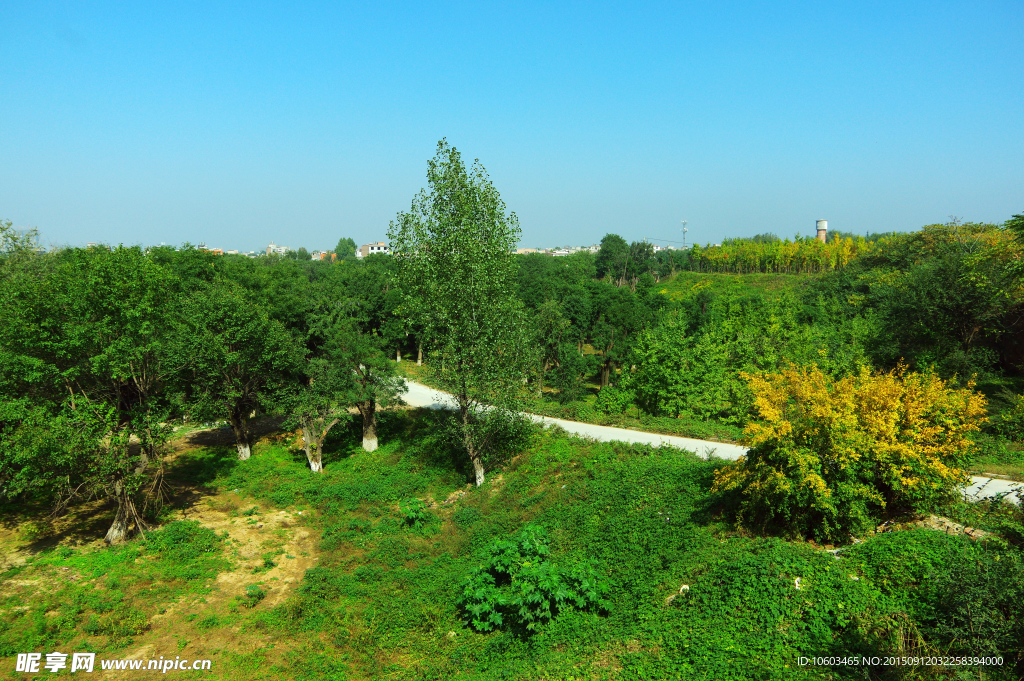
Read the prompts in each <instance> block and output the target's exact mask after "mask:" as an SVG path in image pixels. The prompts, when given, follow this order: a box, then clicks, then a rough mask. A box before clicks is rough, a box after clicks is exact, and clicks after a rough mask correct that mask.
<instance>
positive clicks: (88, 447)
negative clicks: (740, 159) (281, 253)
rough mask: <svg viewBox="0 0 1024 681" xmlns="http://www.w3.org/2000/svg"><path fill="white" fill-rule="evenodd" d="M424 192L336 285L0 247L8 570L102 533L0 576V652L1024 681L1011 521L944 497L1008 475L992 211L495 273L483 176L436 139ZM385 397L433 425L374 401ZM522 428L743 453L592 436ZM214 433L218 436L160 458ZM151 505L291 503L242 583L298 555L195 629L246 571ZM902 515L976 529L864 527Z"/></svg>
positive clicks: (1006, 393)
mask: <svg viewBox="0 0 1024 681" xmlns="http://www.w3.org/2000/svg"><path fill="white" fill-rule="evenodd" d="M428 183H429V186H430V188H429V191H428V190H424V192H422V193H421V194H420V195H418V196H417V197H416V198H415V199H414V202H413V204H412V208H411V210H410V211H409V212H407V213H400V214H399V215H398V217H397V219H396V221H395V223H393V224H392V231H391V239H392V242H393V243H392V245H393V252H394V256H386V255H373V256H369V257H367V258H363V259H362V260H356V259H354V258H352V257H342V258H340V259H338V260H336V261H334V262H331V261H327V260H325V261H318V260H310V259H307V258H303V257H296V258H280V257H275V256H268V257H258V258H247V257H244V256H220V255H214V254H212V253H209V252H206V251H203V250H199V249H195V248H192V247H189V246H185V247H182V248H180V249H174V248H168V247H161V248H149V249H145V248H142V247H138V246H136V247H123V246H118V247H116V248H107V247H94V248H90V249H77V248H65V249H57V250H54V251H51V252H42V251H40V250H39V249H37V248H36V244H35V242H34V235H33V234H19V233H16V232H15V231H14V230H12V229H11V227H10V224H0V495H2V497H3V499H4V500H5V501H6V502H8V503H10V504H11V505H10V506H9V507H7V513H8V516H9V517H10V518H11V519H13V520H12V522H21V523H23V524H24V526H25V527H29V528H35V529H31V531H29V530H20V531H21V533H22V534H21V536H22V537H23V538H24V539H25V540H27V541H28V542H29V543H30V544H33V545H36V546H38V547H39V548H43V547H44V546H46V545H47V544H46V541H47V540H46V539H45V538H46V536H47V534H48V533H49V532H52V531H53V529H52V526H50V529H47V526H48V523H49V521H47V520H44V517H48V518H49V519H50V520H53V519H59V518H63V517H71V516H75V514H82V513H84V514H86V515H88V514H90V513H91V514H93V515H92V516H90V517H93V518H99V519H100V522H102V523H104V527H103V528H97V527H95V526H92V525H91V526H90V528H91V531H93V532H95V536H97V537H98V536H99V535H100V534H102V532H103V531H104V530H105V532H106V534H105V539H106V543H107V544H109V545H110V546H104V547H99V546H94V547H92V548H71V547H70V546H68V545H67V544H66V543H63V544H60V545H59V546H58V547H57V548H55V549H53V548H52V547H51V550H43V551H40V552H39V553H38V554H37V555H35V556H34V557H31V558H29V559H27V560H25V561H24V562H23V563H20V564H12V565H9V566H7V567H6V568H4V569H5V573H4V578H5V580H8V581H9V583H10V584H11V585H13V586H11V587H10V588H8V589H6V590H5V591H3V592H2V594H0V611H2V612H0V648H2V649H3V651H4V652H3V653H0V654H3V655H7V656H11V655H14V654H15V653H18V652H23V651H25V650H36V649H43V648H46V649H48V650H49V649H55V648H57V647H63V648H67V649H69V650H96V651H108V652H110V651H118V650H123V649H126V648H129V647H130V646H132V645H134V642H135V641H136V640H137V639H138V638H139V637H141V636H145V635H146V632H147V631H149V629H150V627H151V626H152V622H153V621H154V618H156V617H157V616H164V615H165V614H166V613H168V612H170V614H169V615H167V616H169V617H170V616H179V615H180V611H181V609H183V608H184V609H189V608H191V609H193V612H192V614H191V615H189V616H188V617H191V619H189V618H188V617H185V618H184V619H183V620H181V622H182V623H181V627H183V631H184V630H185V629H189V627H193V628H194V627H198V629H197V630H196V631H193V633H192V634H189V635H190V636H200V637H202V636H203V633H202V632H206V633H208V634H210V635H211V636H212V635H214V634H216V632H218V631H221V630H224V631H229V630H230V631H236V630H250V629H251V630H252V631H255V632H259V635H260V636H264V635H265V636H267V637H271V638H273V637H283V639H284V640H283V649H282V650H279V651H277V652H272V650H273V648H272V647H269V646H264V647H261V648H259V649H258V650H257V651H256V652H245V653H239V652H237V650H235V651H232V652H231V657H230V659H231V660H232V662H231V664H232V665H234V666H233V667H232V668H230V669H229V668H222V669H221V670H220V671H219V672H218V673H219V675H222V676H225V677H226V676H232V677H237V676H238V675H239V674H249V675H251V676H253V678H257V677H259V675H260V674H261V672H265V669H263V667H264V666H265V665H266V664H270V665H272V666H273V668H274V670H275V674H277V675H282V676H286V677H292V678H349V677H350V678H377V677H384V676H392V677H397V678H420V679H426V678H438V679H441V678H453V677H461V678H524V679H525V678H558V679H570V678H580V679H582V678H709V679H710V678H714V679H726V678H737V679H746V678H844V677H849V678H864V677H865V674H866V675H867V677H868V678H952V675H953V674H954V673H957V672H958V671H964V670H956V669H953V668H948V669H944V668H940V667H941V665H931V664H927V665H925V664H919V665H914V666H910V667H906V668H902V667H884V666H877V667H874V668H872V669H870V670H867V671H866V672H865V670H862V669H847V668H844V667H842V666H841V665H826V666H825V667H821V666H801V665H799V664H798V663H797V659H798V657H799V656H819V657H821V656H825V657H832V656H836V655H839V656H842V655H857V656H860V655H868V656H882V657H884V656H886V655H909V656H922V655H924V656H927V655H953V656H958V655H1001V656H1003V658H1004V665H1003V666H1002V667H999V668H995V669H990V670H986V671H985V674H986V678H1007V679H1009V678H1019V676H1020V675H1021V674H1022V673H1024V611H1022V609H1021V603H1024V598H1022V596H1024V594H1021V588H1022V587H1021V585H1022V584H1024V566H1022V562H1021V560H1022V559H1021V553H1020V547H1021V542H1022V541H1024V527H1022V524H1021V516H1020V512H1019V510H1017V509H1014V508H1013V507H1010V506H1009V505H1005V504H1001V503H999V502H998V501H996V502H993V503H986V504H977V505H969V504H965V503H963V502H962V501H960V500H959V498H958V494H957V488H958V485H960V484H962V483H963V482H964V481H965V476H966V471H968V470H971V469H979V467H981V468H980V469H982V470H986V471H995V472H998V471H1005V472H1008V473H1009V474H1011V475H1014V474H1016V475H1019V474H1020V473H1021V472H1022V469H1024V457H1022V455H1021V447H1019V446H1018V442H1019V441H1020V440H1021V439H1022V438H1024V399H1022V397H1021V396H1020V394H1019V393H1020V388H1019V385H1020V379H1019V373H1020V366H1021V364H1020V363H1021V347H1020V345H1019V338H1020V330H1021V328H1020V315H1021V311H1022V310H1024V297H1022V295H1024V292H1022V280H1021V277H1022V274H1024V271H1022V269H1021V262H1022V260H1021V255H1022V252H1021V251H1022V245H1021V243H1020V242H1019V240H1018V233H1019V232H1021V231H1024V218H1020V217H1019V216H1015V217H1014V218H1013V219H1011V220H1010V221H1008V222H1007V223H1006V224H1005V225H986V224H971V223H968V224H961V223H959V222H957V221H953V222H951V223H949V224H946V225H930V226H926V227H924V228H922V229H921V230H919V231H916V232H911V233H907V234H894V235H887V236H882V235H874V236H873V237H870V238H863V239H853V238H852V237H851V236H849V235H844V236H842V237H841V238H836V239H834V240H833V241H831V242H829V243H827V244H822V243H821V242H819V241H816V240H801V239H797V240H796V241H793V242H787V241H779V240H777V239H775V238H773V237H770V236H769V235H762V236H761V237H758V238H755V239H751V240H732V241H726V242H724V243H723V244H722V245H721V246H717V247H707V248H697V247H695V248H693V249H691V250H690V251H659V252H655V251H654V249H653V247H652V246H651V245H650V244H646V243H634V244H627V243H626V241H625V240H624V239H622V238H621V237H619V236H616V235H613V234H609V235H607V236H605V238H604V239H603V240H602V242H601V250H600V251H599V252H598V253H597V254H596V255H592V254H589V253H577V254H574V255H570V256H567V257H558V258H555V257H550V256H546V255H526V256H514V255H512V254H511V250H512V246H514V244H515V242H516V239H517V236H518V223H517V221H516V218H515V215H514V214H508V213H506V209H505V206H504V204H503V203H502V202H501V199H500V198H499V197H498V194H497V191H496V190H495V189H494V187H493V185H492V184H491V183H490V180H489V178H488V177H487V175H486V173H485V172H484V170H483V168H482V167H481V166H479V165H475V166H473V167H472V168H470V169H469V170H467V169H466V168H465V167H464V166H463V164H462V162H461V158H460V157H459V155H458V152H456V151H455V149H454V148H452V147H450V146H449V145H447V143H445V142H442V143H441V144H439V146H438V153H437V156H436V157H435V158H434V159H433V160H432V161H431V162H430V166H429V171H428ZM353 249H354V243H352V242H351V240H350V239H342V241H341V242H339V247H338V250H339V252H342V251H344V252H345V255H351V254H350V253H349V251H350V250H353ZM412 358H416V360H417V364H419V363H420V361H421V360H425V366H417V367H412V366H410V365H411V364H412V362H411V361H409V360H411V359H412ZM402 373H406V374H409V375H414V376H416V377H419V378H420V379H422V380H424V381H427V382H432V383H435V384H437V385H440V386H443V387H445V388H446V389H447V390H449V391H450V392H451V393H452V394H453V395H455V397H456V400H457V402H458V405H459V408H458V410H457V411H456V412H453V413H451V414H448V413H444V412H441V413H435V412H421V411H401V410H393V409H387V408H389V407H392V406H395V405H396V404H398V403H399V402H400V400H401V395H402V393H403V390H404V385H403V382H402V380H401V378H400V374H402ZM979 390H980V392H979ZM385 409H387V410H385ZM521 409H529V410H533V411H537V412H542V413H548V414H555V415H559V416H565V417H568V418H572V419H577V420H586V421H593V422H603V423H608V424H618V425H625V426H631V427H643V428H647V429H651V430H656V431H658V432H667V433H678V434H685V435H691V436H698V437H700V436H705V437H712V438H715V439H739V438H740V437H743V438H745V441H746V442H747V443H748V444H750V445H751V446H752V450H751V452H750V454H749V455H748V456H747V457H746V458H745V459H744V460H742V461H740V462H738V463H726V462H723V461H717V460H711V461H704V460H701V459H699V458H698V457H696V456H694V455H692V454H689V453H686V452H681V451H676V450H671V449H668V448H662V449H658V450H651V449H648V448H640V447H628V446H621V445H614V444H595V443H593V442H587V441H583V440H579V439H572V438H568V437H566V436H565V435H564V434H562V433H559V432H552V431H537V430H535V429H534V428H533V427H531V426H529V425H528V424H527V422H526V421H525V420H523V419H521V418H520V417H519V416H518V415H517V414H518V411H519V410H521ZM270 417H272V420H271V421H268V420H267V419H268V418H270ZM213 421H223V422H224V423H225V424H226V428H227V429H229V430H230V438H229V439H230V441H231V442H232V443H233V444H232V446H231V447H223V446H214V445H209V446H200V447H197V448H195V449H191V450H188V451H184V452H173V451H172V450H174V449H175V448H178V447H180V446H181V442H182V440H181V438H180V434H181V433H183V432H186V431H188V430H189V429H192V428H194V427H195V426H196V424H204V423H205V424H209V423H210V422H213ZM256 423H260V424H262V426H261V428H263V431H261V432H264V433H265V432H268V431H267V428H268V427H267V425H266V424H267V423H272V425H271V426H270V427H269V432H271V433H272V437H271V439H263V440H260V439H259V433H258V429H257V428H256V426H255V424H256ZM182 429H184V430H182ZM274 433H276V434H274ZM741 433H743V434H742V435H741ZM169 454H171V456H168V455H169ZM485 474H486V475H485ZM467 483H468V484H467ZM474 483H475V484H474ZM183 486H187V487H189V489H192V490H194V491H197V493H200V492H201V493H202V494H208V495H211V497H216V496H217V495H224V494H226V491H228V490H233V491H232V494H235V495H240V496H239V497H238V498H243V499H245V500H246V503H256V504H258V505H252V506H250V508H249V510H243V507H242V506H239V505H238V502H237V501H231V502H230V503H227V502H225V505H224V509H225V511H224V513H227V514H228V516H229V517H230V521H226V522H227V524H228V525H234V524H235V523H236V521H239V522H241V523H243V524H244V527H246V528H249V527H252V528H253V530H252V531H254V532H256V531H259V530H261V529H262V528H263V524H264V522H268V521H266V518H267V517H268V514H269V513H271V509H280V510H282V511H285V512H286V515H287V517H288V518H289V523H290V522H297V523H299V524H301V525H302V526H303V527H306V528H308V529H309V530H311V531H314V532H316V533H317V535H318V537H319V540H318V545H317V547H316V551H317V556H316V558H317V561H318V562H317V563H316V564H315V565H314V566H311V567H309V568H308V569H306V570H305V571H304V575H303V577H302V580H301V584H300V585H299V586H298V587H297V588H295V589H290V587H288V586H287V585H285V584H283V583H281V584H275V583H272V582H271V581H270V580H269V579H268V580H257V581H256V582H252V575H256V576H257V577H258V576H259V575H262V574H264V573H267V574H269V571H272V570H274V569H276V568H278V567H279V566H280V563H281V562H282V561H287V560H297V559H296V557H295V556H294V555H290V554H287V555H284V557H283V558H282V554H283V553H284V549H283V548H282V547H283V544H282V543H279V544H278V545H275V546H277V549H278V550H279V552H278V553H275V552H273V551H271V552H269V553H265V554H264V555H261V556H260V558H259V560H260V562H258V563H257V564H256V565H255V566H248V565H247V566H246V567H245V570H247V571H248V572H247V574H248V575H250V577H249V581H250V582H252V583H248V584H246V585H245V586H244V588H240V589H239V590H238V593H235V594H234V595H233V597H232V599H231V600H230V601H228V602H224V603H222V604H221V606H222V607H221V610H222V612H219V613H213V614H209V615H208V616H206V617H205V618H201V619H200V618H199V615H198V612H199V609H200V607H201V604H202V603H205V602H206V601H205V599H206V597H207V596H209V597H210V598H213V596H212V595H211V594H213V593H214V592H215V591H216V590H217V589H218V588H219V587H216V586H214V579H215V578H216V577H217V576H218V575H224V574H228V573H232V574H235V573H237V571H238V569H240V568H239V567H238V565H239V564H241V563H244V562H245V560H247V559H246V558H245V556H244V555H242V554H241V553H238V551H237V549H235V548H232V546H233V545H232V541H234V540H229V534H230V533H228V534H218V533H216V532H214V531H212V530H211V529H210V528H209V527H208V526H207V525H204V524H203V522H200V521H193V520H188V519H181V518H179V517H178V516H177V515H176V514H177V513H178V512H179V511H180V510H181V509H187V508H190V506H189V505H188V504H189V503H190V502H189V501H188V500H187V498H183V497H182V496H181V495H180V494H179V495H178V496H177V497H176V496H175V494H177V493H178V491H180V489H181V488H182V487H183ZM232 498H233V499H234V498H235V497H232ZM97 502H99V503H97ZM261 508H262V509H264V510H260V509H261ZM273 512H274V513H277V511H273ZM930 513H938V514H940V515H944V516H947V517H950V518H953V519H954V520H958V521H960V522H962V523H967V524H970V525H972V526H973V527H976V528H978V527H980V528H983V529H984V530H986V531H987V532H988V533H989V534H986V535H984V538H983V539H982V540H980V541H976V540H975V539H971V538H967V537H966V536H959V535H943V534H940V533H936V532H935V531H934V530H929V529H914V530H906V529H905V530H904V531H899V532H893V533H881V532H880V533H877V534H876V528H877V527H878V526H879V525H880V524H883V526H885V527H896V526H900V523H912V522H914V521H915V520H916V519H919V518H921V517H923V516H927V515H928V514H930ZM47 514H48V515H47ZM69 514H70V515H69ZM75 517H78V516H75ZM243 518H244V519H245V520H243ZM278 528H279V529H280V530H281V531H282V532H283V531H284V528H285V525H280V526H278ZM975 536H978V535H977V534H975ZM133 538H135V540H134V541H130V542H128V541H127V540H129V539H133ZM855 540H856V542H859V543H856V542H855V543H854V544H853V545H850V543H851V542H854V541H855ZM861 540H866V541H861ZM126 542H127V543H126ZM282 542H283V540H282ZM815 542H818V543H815ZM823 546H824V548H828V549H831V550H832V551H831V552H826V551H825V550H824V549H823ZM834 546H846V548H841V549H840V550H839V551H838V552H836V550H835V549H834V548H833V547H834ZM233 552H234V553H233ZM240 561H241V563H240ZM232 571H234V572H232ZM63 574H69V575H74V576H75V578H74V579H72V580H70V581H69V580H62V579H61V578H60V576H61V575H63ZM274 579H276V577H275V578H274ZM33 580H35V581H33ZM33 583H36V584H51V585H53V587H52V588H49V589H46V590H42V589H41V590H40V591H38V592H32V591H31V589H30V588H29V587H28V586H27V585H29V584H33ZM44 592H45V598H43V595H42V594H43V593H44ZM278 593H280V594H281V598H279V599H278V598H276V597H275V596H276V594H278ZM29 597H32V598H35V597H38V598H41V599H42V600H40V602H39V603H32V604H29V605H28V606H27V607H26V606H25V605H24V603H25V602H26V598H29ZM175 613H179V614H175ZM189 631H192V629H189ZM181 636H183V637H184V636H185V635H184V634H181ZM182 640H184V638H183V639H182ZM193 640H196V639H194V638H193V639H188V640H184V643H182V642H181V640H179V642H178V645H179V649H182V648H185V647H188V646H189V645H191V646H193V648H195V647H196V646H202V644H201V643H191V641H193ZM240 649H242V648H240ZM972 673H974V672H972Z"/></svg>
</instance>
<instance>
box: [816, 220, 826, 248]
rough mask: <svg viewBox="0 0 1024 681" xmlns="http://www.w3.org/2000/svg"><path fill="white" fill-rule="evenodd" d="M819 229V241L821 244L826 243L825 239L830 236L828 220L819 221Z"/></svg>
mask: <svg viewBox="0 0 1024 681" xmlns="http://www.w3.org/2000/svg"><path fill="white" fill-rule="evenodd" d="M817 227H818V241H820V242H821V243H825V241H826V239H825V237H826V236H827V234H828V220H818V222H817Z"/></svg>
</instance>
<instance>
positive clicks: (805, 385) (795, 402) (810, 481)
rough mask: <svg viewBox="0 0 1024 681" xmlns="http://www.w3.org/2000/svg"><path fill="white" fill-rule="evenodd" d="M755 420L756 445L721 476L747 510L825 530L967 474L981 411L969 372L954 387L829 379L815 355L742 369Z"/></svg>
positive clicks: (822, 536) (856, 530) (884, 378)
mask: <svg viewBox="0 0 1024 681" xmlns="http://www.w3.org/2000/svg"><path fill="white" fill-rule="evenodd" d="M745 378H746V380H747V381H748V382H749V384H750V388H751V390H752V392H753V394H754V406H755V409H756V410H757V413H758V416H759V420H758V421H756V422H753V423H751V424H750V425H748V426H747V428H746V430H745V431H744V436H745V442H746V443H747V444H749V445H750V447H751V449H750V451H749V452H748V454H747V455H746V456H745V457H744V458H743V459H741V460H740V461H739V462H738V463H737V464H736V465H734V466H730V467H727V468H724V469H722V470H721V471H719V472H718V473H717V474H716V477H715V490H717V491H734V492H737V493H738V494H739V495H740V499H741V501H740V512H739V516H740V519H741V520H742V522H744V523H746V524H748V525H750V526H751V527H754V528H758V529H772V528H774V529H778V530H782V531H785V532H789V533H792V534H796V535H802V536H814V537H816V538H817V539H818V540H820V541H836V540H842V539H845V538H846V537H848V536H849V535H850V534H854V535H857V534H862V533H864V532H865V531H866V530H867V529H868V528H869V527H870V526H871V524H872V523H873V522H875V521H876V520H877V518H878V515H879V513H880V512H881V511H883V510H887V511H889V512H893V511H898V510H900V509H923V508H927V507H928V506H929V505H932V504H935V503H937V502H940V501H942V500H944V499H948V498H949V497H950V496H951V495H953V494H955V492H956V489H957V487H958V486H959V485H962V484H964V483H965V482H966V473H965V471H964V468H965V466H966V464H967V462H968V460H969V456H970V453H971V450H972V448H973V442H972V441H971V440H970V439H969V434H970V433H971V432H973V431H977V430H978V429H979V426H980V425H981V423H983V422H984V420H985V417H984V413H985V398H984V396H982V395H981V394H980V393H977V392H974V390H973V383H968V386H967V387H966V388H962V389H952V388H950V387H949V386H948V385H947V384H946V382H945V381H943V380H942V379H940V378H938V377H937V376H936V375H934V374H918V373H912V372H908V371H907V370H906V368H905V367H900V368H899V369H897V370H895V371H891V372H889V373H879V374H872V373H870V372H869V371H868V370H867V369H866V368H863V369H862V370H861V371H860V372H859V373H858V374H853V375H849V376H846V377H844V378H842V379H838V380H835V379H832V378H830V377H828V376H827V375H826V374H824V373H822V371H821V370H820V369H818V368H817V367H816V366H813V365H812V366H809V367H797V366H793V367H790V368H788V369H785V370H783V371H782V372H780V373H777V374H757V375H746V376H745Z"/></svg>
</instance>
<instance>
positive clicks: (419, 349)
mask: <svg viewBox="0 0 1024 681" xmlns="http://www.w3.org/2000/svg"><path fill="white" fill-rule="evenodd" d="M422 364H423V341H422V340H420V339H418V338H417V339H416V366H420V365H422Z"/></svg>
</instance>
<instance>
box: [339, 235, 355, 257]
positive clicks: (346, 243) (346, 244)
mask: <svg viewBox="0 0 1024 681" xmlns="http://www.w3.org/2000/svg"><path fill="white" fill-rule="evenodd" d="M334 254H335V255H336V256H338V259H339V260H341V259H342V258H351V257H354V256H355V254H356V242H355V241H353V240H352V239H350V238H349V237H347V236H346V237H342V238H340V239H338V245H337V246H335V247H334Z"/></svg>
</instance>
